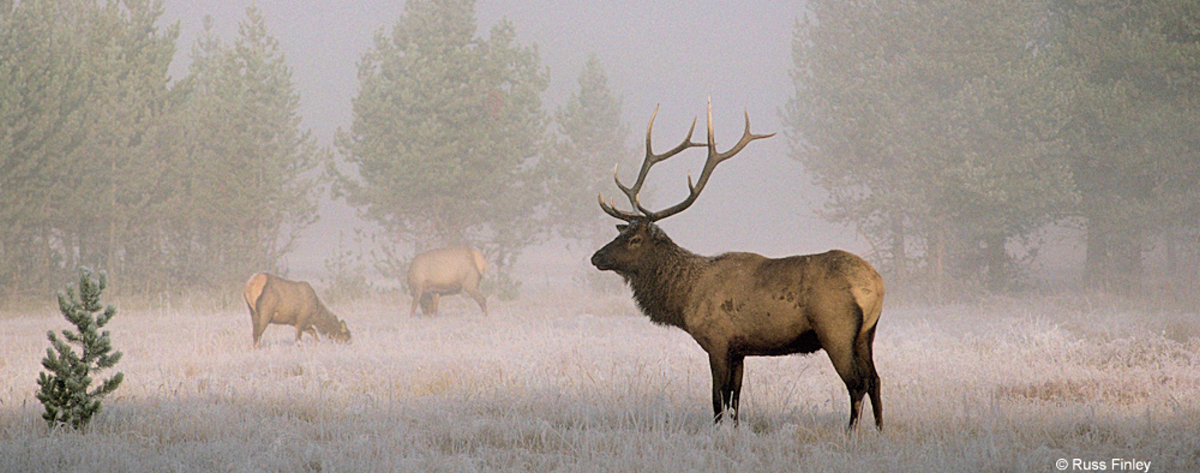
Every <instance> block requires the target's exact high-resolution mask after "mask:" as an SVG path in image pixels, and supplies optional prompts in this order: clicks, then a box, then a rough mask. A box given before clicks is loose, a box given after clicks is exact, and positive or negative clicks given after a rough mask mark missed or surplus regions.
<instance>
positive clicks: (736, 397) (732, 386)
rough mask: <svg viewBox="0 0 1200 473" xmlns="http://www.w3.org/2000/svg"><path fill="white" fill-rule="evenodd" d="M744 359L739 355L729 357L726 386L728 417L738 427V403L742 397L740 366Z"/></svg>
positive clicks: (742, 364)
mask: <svg viewBox="0 0 1200 473" xmlns="http://www.w3.org/2000/svg"><path fill="white" fill-rule="evenodd" d="M745 360H746V357H744V356H741V355H733V356H730V357H729V384H728V386H727V388H728V392H729V415H730V417H732V418H733V425H734V426H737V425H738V411H740V410H741V409H740V408H739V407H738V403H739V401H740V400H741V397H742V366H744V365H745V363H744V362H745Z"/></svg>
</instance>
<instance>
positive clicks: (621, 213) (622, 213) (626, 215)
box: [596, 194, 643, 222]
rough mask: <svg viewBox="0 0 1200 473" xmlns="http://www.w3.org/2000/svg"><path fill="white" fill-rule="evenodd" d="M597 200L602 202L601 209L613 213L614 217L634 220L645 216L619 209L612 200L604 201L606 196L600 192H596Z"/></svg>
mask: <svg viewBox="0 0 1200 473" xmlns="http://www.w3.org/2000/svg"><path fill="white" fill-rule="evenodd" d="M596 200H597V201H599V202H600V209H601V210H603V211H604V213H606V214H609V215H612V216H613V217H616V218H619V219H621V220H624V221H626V222H632V221H634V220H637V219H640V218H643V217H642V216H641V215H638V214H635V213H631V212H625V211H622V210H618V209H617V208H616V207H614V206H613V205H612V201H611V200H610V201H608V203H604V197H603V196H601V195H600V194H596Z"/></svg>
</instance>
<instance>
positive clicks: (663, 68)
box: [163, 1, 866, 279]
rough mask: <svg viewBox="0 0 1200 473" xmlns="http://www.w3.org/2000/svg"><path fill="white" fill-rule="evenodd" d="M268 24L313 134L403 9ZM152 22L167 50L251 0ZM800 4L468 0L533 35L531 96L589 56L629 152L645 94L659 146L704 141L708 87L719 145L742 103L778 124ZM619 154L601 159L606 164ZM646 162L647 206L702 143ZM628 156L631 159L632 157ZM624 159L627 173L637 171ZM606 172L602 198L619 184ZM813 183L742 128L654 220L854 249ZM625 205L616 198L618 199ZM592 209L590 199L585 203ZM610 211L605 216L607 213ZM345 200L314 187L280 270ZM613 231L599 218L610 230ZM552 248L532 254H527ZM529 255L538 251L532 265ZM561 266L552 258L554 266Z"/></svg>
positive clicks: (738, 243)
mask: <svg viewBox="0 0 1200 473" xmlns="http://www.w3.org/2000/svg"><path fill="white" fill-rule="evenodd" d="M256 4H257V5H258V7H259V8H260V9H262V11H263V13H264V14H265V15H266V21H267V26H268V28H269V31H270V32H271V34H272V35H274V36H275V37H276V38H277V39H278V40H279V44H280V46H281V48H282V50H283V51H284V52H285V53H286V54H287V62H288V65H290V66H291V67H292V68H293V72H294V73H293V76H292V78H293V81H294V82H295V87H296V91H297V92H299V94H300V96H301V106H300V115H301V116H302V117H304V126H305V127H308V128H311V129H312V131H313V134H314V135H315V136H316V137H317V139H318V141H319V142H321V143H322V144H326V145H328V144H331V141H332V137H333V134H334V132H335V131H336V130H337V129H338V128H346V127H348V126H349V123H350V120H351V118H352V117H351V113H352V112H351V99H352V98H353V97H354V96H355V94H356V93H357V91H358V80H357V78H356V73H357V64H358V62H359V58H360V56H361V55H362V54H363V53H364V52H365V51H367V50H368V49H369V48H370V47H371V46H372V41H373V38H374V36H375V34H376V32H377V31H379V30H380V29H381V28H382V29H383V30H384V31H385V32H388V33H389V34H390V30H391V28H392V27H393V26H394V25H395V23H396V22H397V21H398V19H399V18H400V17H401V16H402V15H403V13H404V3H403V2H398V1H364V2H321V1H301V2H280V1H258V2H256ZM164 5H165V7H166V12H165V14H164V15H163V19H164V23H171V22H174V21H179V22H180V25H181V33H180V38H179V48H180V52H181V53H182V52H185V51H186V49H185V48H187V47H189V46H190V44H191V43H192V42H193V41H194V40H195V38H196V37H197V35H198V34H199V33H200V31H202V29H203V26H202V22H203V18H204V16H205V15H209V16H212V17H213V19H214V24H215V25H216V31H217V32H218V33H219V34H220V35H221V36H222V37H224V38H232V37H233V36H234V35H235V34H236V31H237V23H238V22H239V21H241V20H242V18H243V17H244V16H245V9H246V6H247V5H249V2H228V1H196V2H170V1H168V2H166V3H165V4H164ZM802 8H803V2H759V3H755V4H752V5H742V6H738V5H733V4H729V3H728V2H718V1H712V2H684V3H670V2H663V3H660V2H650V3H649V4H647V3H646V2H623V1H596V2H551V1H499V2H497V1H478V2H476V4H475V11H476V15H477V18H478V30H477V32H476V33H477V34H478V35H485V34H486V33H487V31H489V30H490V29H491V27H492V26H494V25H495V24H496V23H497V22H498V21H499V20H500V19H502V18H506V19H508V20H509V21H511V22H512V23H513V24H514V26H516V30H517V40H518V42H519V43H521V44H525V45H529V44H534V45H537V48H538V54H539V55H540V57H541V61H542V64H543V65H544V66H545V67H546V68H548V69H549V72H550V86H549V88H548V90H547V91H546V93H545V94H544V96H543V106H544V108H545V109H546V110H553V109H554V108H555V107H558V106H560V105H562V104H563V103H564V102H565V101H566V100H567V98H568V96H569V95H570V93H571V92H572V91H573V90H575V89H578V84H577V79H578V77H579V73H580V70H581V68H582V67H583V64H584V62H585V61H586V60H587V58H588V55H589V54H595V55H596V56H597V57H598V58H599V59H600V61H601V63H602V65H603V67H604V69H605V72H607V74H608V79H609V87H610V88H611V89H612V90H613V91H614V92H615V93H616V94H618V95H619V96H620V97H621V98H622V99H623V112H624V117H623V118H624V121H625V123H627V124H628V125H629V128H630V136H629V141H630V143H629V145H630V150H631V156H626V157H622V158H639V159H640V157H641V155H642V151H643V148H642V144H641V143H642V137H643V136H644V133H645V127H646V124H647V122H648V120H649V119H650V114H651V112H652V111H653V110H654V107H655V105H659V106H660V110H659V113H658V117H657V119H656V121H655V130H654V138H655V143H656V144H657V146H658V147H659V150H660V151H661V150H664V149H667V148H669V147H671V146H674V145H675V144H677V143H678V142H679V141H681V140H682V139H683V137H684V136H685V135H686V133H687V127H688V126H689V125H690V123H691V120H692V119H693V118H699V120H700V123H699V125H697V127H698V128H699V130H698V131H697V135H696V139H698V140H702V139H703V133H704V130H703V127H704V112H705V101H706V100H707V98H708V97H710V96H711V97H712V100H713V122H714V128H715V131H716V134H717V137H718V144H719V145H720V146H719V148H722V149H723V148H724V147H728V146H731V145H732V143H733V142H735V140H736V139H737V138H738V137H739V136H740V133H741V130H742V127H743V117H742V111H743V110H745V111H746V112H748V113H749V114H750V121H751V124H752V129H753V131H754V132H755V133H772V132H779V131H782V129H781V127H782V125H781V123H780V115H779V114H780V109H781V107H782V104H783V103H785V102H786V101H787V99H788V98H789V96H791V95H793V94H794V90H793V87H792V82H791V79H790V77H789V76H788V71H789V69H790V68H791V45H792V33H793V29H794V27H795V22H796V20H797V18H798V16H799V15H800V12H801V10H802ZM189 62H190V61H189V60H188V58H187V57H186V56H185V55H182V54H180V55H177V57H176V59H175V61H173V62H172V64H171V73H172V74H171V75H172V76H173V77H182V76H183V75H184V74H185V73H186V70H187V65H188V64H189ZM617 160H618V157H614V158H613V160H612V162H613V163H614V164H615V163H616V162H617ZM678 160H690V161H688V162H686V163H683V162H675V161H669V162H666V163H664V164H662V165H659V166H658V167H656V168H655V170H654V171H653V172H652V173H651V174H650V177H649V178H648V182H649V184H647V185H648V186H649V187H652V188H653V189H654V190H656V191H658V193H657V194H655V197H659V199H660V200H658V202H663V203H662V204H658V207H663V206H666V205H670V204H671V203H673V202H676V201H678V200H682V199H683V197H684V196H686V195H687V186H686V174H687V172H688V171H691V172H692V173H693V176H695V175H698V174H699V169H700V167H701V166H703V164H704V162H703V160H704V153H703V151H701V150H695V151H692V152H690V153H688V154H686V155H685V156H683V157H680V158H678ZM634 164H635V165H636V162H635V163H634ZM631 167H632V166H625V167H624V170H625V171H626V172H627V173H626V174H623V176H624V180H625V181H626V182H631V181H632V180H633V178H632V177H630V175H631V174H632V173H633V172H634V171H635V170H636V168H635V169H630V168H631ZM597 171H598V173H599V174H600V175H602V176H604V179H605V181H606V182H605V185H607V186H608V189H607V190H606V192H605V195H606V197H611V198H614V199H616V198H618V197H620V198H621V200H620V201H618V202H620V203H621V204H622V205H623V206H624V205H627V203H626V202H623V199H624V197H623V196H621V195H620V192H619V191H618V190H617V188H616V186H615V185H613V184H612V180H611V179H610V178H609V177H608V176H609V174H610V173H611V168H608V167H606V168H604V169H600V170H597ZM821 198H822V194H821V192H819V191H818V190H816V189H813V187H812V186H811V185H810V184H809V182H808V178H807V177H806V176H805V175H804V173H803V170H802V168H801V167H800V165H799V163H797V162H796V161H795V160H792V159H789V158H788V156H787V142H786V140H785V139H784V138H783V137H782V136H781V135H780V136H777V137H775V138H772V139H769V140H763V141H760V142H756V143H755V144H754V145H753V146H752V147H750V149H748V150H746V151H745V152H744V154H743V155H742V156H739V158H738V159H736V160H735V161H731V162H730V163H727V164H725V165H723V166H722V167H721V169H720V171H719V172H718V173H716V174H715V177H714V178H713V179H712V180H711V181H710V182H709V185H708V186H707V187H706V189H705V192H704V195H703V197H702V198H700V199H699V200H697V202H696V203H695V204H694V205H693V207H692V208H691V209H689V210H688V211H687V212H684V213H682V214H680V215H678V216H675V217H672V218H671V219H670V220H667V221H664V222H663V224H662V226H663V227H664V229H666V230H667V231H668V232H670V234H671V235H672V236H673V237H674V238H675V239H676V241H677V242H679V243H681V244H683V245H684V246H685V247H687V248H689V249H691V250H692V251H695V252H698V253H701V254H715V253H720V252H724V251H733V250H738V251H754V252H759V253H762V254H766V255H770V256H784V255H789V254H797V253H809V252H818V251H824V250H826V249H829V248H835V247H836V248H845V249H848V250H852V251H861V250H864V249H865V247H866V245H865V243H864V242H862V241H858V240H857V239H856V237H855V235H854V233H853V231H851V230H848V229H846V228H844V227H843V226H841V225H836V224H831V223H829V222H826V221H824V220H822V219H820V218H819V217H818V216H817V215H815V214H814V213H813V209H814V208H819V206H820V199H821ZM623 208H624V207H623ZM595 211H596V212H597V213H599V212H600V209H599V207H598V206H595ZM616 223H619V222H618V221H617V220H613V224H614V225H615V224H616ZM366 225H367V222H364V221H362V220H360V219H357V218H356V217H355V212H354V210H353V209H352V208H350V207H349V206H347V205H345V204H344V202H343V201H331V200H330V199H328V198H323V199H322V203H321V220H320V221H319V222H317V223H316V224H314V225H313V226H312V227H310V228H309V229H308V230H307V231H305V233H304V235H303V237H302V239H301V241H300V242H299V244H298V246H297V248H296V251H295V253H294V254H292V255H289V257H288V264H287V265H288V268H289V269H290V270H291V271H292V272H293V274H294V275H297V276H303V277H306V278H313V279H315V278H317V277H319V276H320V274H319V271H321V270H322V269H323V268H322V262H323V261H324V260H325V258H327V257H328V256H329V255H330V253H331V252H330V250H331V248H332V246H333V245H336V243H337V240H336V239H337V236H338V231H339V230H346V229H348V228H353V227H355V226H366ZM615 235H616V231H615V230H613V231H612V233H611V235H606V238H607V237H612V236H615ZM562 246H563V245H562V244H560V242H551V243H547V244H544V245H539V247H538V248H536V249H531V250H530V251H527V252H526V253H525V254H524V255H522V260H524V262H525V265H526V266H528V270H531V271H536V270H538V268H544V267H545V265H555V264H556V263H559V264H561V262H562V258H573V259H572V260H571V264H578V263H580V262H586V259H587V258H588V257H590V256H591V253H590V252H588V253H587V254H568V253H564V252H563V251H562ZM543 253H545V254H547V255H549V256H551V257H549V258H540V257H539V255H540V254H543ZM534 263H536V264H534ZM555 269H562V268H555Z"/></svg>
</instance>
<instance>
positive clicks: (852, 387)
mask: <svg viewBox="0 0 1200 473" xmlns="http://www.w3.org/2000/svg"><path fill="white" fill-rule="evenodd" d="M843 332H844V331H843ZM818 335H820V334H818ZM819 338H820V340H821V347H823V348H824V349H825V353H826V354H827V355H829V361H831V362H833V369H834V370H835V371H837V373H838V376H839V377H841V378H842V382H844V383H846V391H848V392H849V394H850V423H849V424H848V425H847V426H846V428H847V429H854V427H855V426H856V425H857V424H858V417H859V416H860V415H861V414H862V403H863V397H865V396H866V394H867V390H868V387H869V386H868V383H867V380H866V376H864V374H865V373H862V372H861V370H860V368H859V363H858V360H857V359H856V358H857V357H856V355H855V353H854V343H855V338H856V337H855V336H854V334H853V333H833V334H827V335H826V336H819Z"/></svg>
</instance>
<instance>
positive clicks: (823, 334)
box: [592, 101, 884, 429]
mask: <svg viewBox="0 0 1200 473" xmlns="http://www.w3.org/2000/svg"><path fill="white" fill-rule="evenodd" d="M657 114H658V108H657V107H656V108H655V110H654V114H653V115H651V116H650V125H649V126H647V127H646V157H645V159H644V161H643V162H642V167H641V170H640V171H639V172H638V177H637V181H636V182H635V183H634V184H633V186H632V187H626V186H625V185H623V184H621V181H620V179H618V178H617V176H616V170H615V169H614V171H613V179H614V180H615V181H616V183H617V187H618V188H619V189H620V190H621V192H623V193H624V194H625V196H626V197H628V198H629V204H630V206H631V207H632V208H633V211H630V212H627V211H623V210H619V209H617V208H616V207H615V206H614V205H613V204H612V202H611V201H609V202H608V203H605V202H604V199H603V197H600V196H597V197H598V199H599V201H600V208H601V209H603V210H604V212H605V213H607V214H609V215H611V216H613V217H615V218H618V219H620V220H624V221H625V222H627V224H622V225H617V230H618V231H619V232H620V234H619V235H617V237H616V238H615V239H614V240H613V241H612V242H609V243H608V244H607V245H605V246H604V247H603V248H600V250H598V251H596V254H594V255H592V264H593V265H595V266H596V268H597V269H599V270H601V271H615V272H616V273H617V274H619V275H621V276H622V277H623V278H624V279H625V282H626V283H627V284H629V286H630V288H631V289H632V291H633V298H634V300H636V301H637V304H638V306H639V307H640V308H641V310H642V312H644V313H645V314H646V315H647V316H649V318H650V320H651V321H652V322H654V323H657V324H661V325H671V326H675V327H679V328H681V329H683V330H684V331H685V332H687V333H688V334H689V335H691V336H692V338H693V339H695V340H696V342H697V343H699V344H700V347H701V348H703V349H704V351H705V352H707V353H708V360H709V366H710V368H711V369H712V405H713V413H714V414H713V415H714V421H716V422H720V421H721V418H722V416H723V415H724V413H725V411H726V410H728V411H729V412H730V417H731V418H732V419H733V422H734V423H735V424H736V423H737V415H738V401H739V397H740V395H741V390H742V371H743V360H744V359H745V357H747V356H781V355H789V354H793V353H802V354H808V353H813V352H815V351H817V350H820V349H824V350H825V353H826V354H827V355H829V359H830V361H832V362H833V367H834V369H835V370H836V371H837V373H838V375H839V376H840V377H841V378H842V381H843V382H845V384H846V389H847V390H848V391H849V393H850V423H849V425H848V429H853V428H854V427H855V425H856V423H857V421H858V418H859V415H860V413H861V411H862V402H863V396H864V395H865V394H870V396H871V406H872V408H873V410H874V416H875V425H876V426H877V427H878V428H880V429H882V428H883V404H882V400H881V399H880V396H879V387H880V386H879V384H880V382H879V375H878V374H877V373H876V371H875V362H874V361H873V359H872V354H871V351H872V347H871V346H872V343H873V342H874V339H875V326H876V323H877V322H878V321H879V315H880V313H881V311H882V309H883V292H884V288H883V280H882V278H880V276H879V273H878V272H876V271H875V269H874V268H872V267H871V265H870V263H867V262H866V261H865V260H863V259H862V258H859V257H858V256H855V255H853V254H851V253H847V252H845V251H840V250H832V251H829V252H826V253H821V254H812V255H802V256H790V257H786V258H779V259H773V258H766V257H763V256H760V255H757V254H754V253H725V254H722V255H718V256H711V257H710V256H700V255H696V254H694V253H692V252H690V251H688V250H686V249H684V248H682V247H680V246H679V245H676V244H675V243H674V242H673V241H671V238H670V237H668V236H667V234H666V233H665V232H663V230H662V229H661V228H659V227H658V226H657V225H656V224H655V222H657V221H659V220H662V219H664V218H667V217H670V216H672V215H675V214H677V213H679V212H682V211H683V210H685V209H687V208H688V206H690V205H691V204H692V203H693V202H695V200H696V197H698V196H699V195H700V192H701V191H702V190H703V189H704V185H705V184H706V183H707V182H708V179H709V177H710V176H711V175H712V172H713V169H714V168H716V166H717V164H719V163H721V162H722V161H724V160H726V159H729V158H731V157H733V156H734V155H735V154H737V153H738V152H739V151H741V150H742V148H745V147H746V145H748V144H750V142H751V141H754V140H757V139H762V138H768V137H771V136H774V133H771V134H767V135H756V134H752V133H750V115H749V113H746V114H745V117H746V129H745V132H744V133H743V134H742V138H741V140H739V141H738V143H737V144H735V145H734V146H733V147H732V148H730V149H729V150H728V151H725V152H723V153H722V152H717V149H716V143H715V142H714V139H713V126H712V102H711V101H710V102H709V105H708V142H707V143H695V142H693V141H692V132H693V131H695V129H696V122H695V120H693V121H692V128H691V129H690V130H689V131H688V135H687V138H685V139H684V140H683V142H682V143H680V144H679V146H676V147H675V148H673V149H671V150H669V151H667V152H665V153H663V154H654V152H653V151H652V147H651V144H650V134H651V130H652V129H653V127H654V117H655V115H657ZM698 146H705V147H707V148H708V158H707V161H706V162H705V163H704V168H703V171H701V174H700V178H699V179H698V180H697V181H696V183H695V184H694V185H693V184H692V180H691V176H690V175H689V176H688V190H689V194H688V196H687V197H686V198H685V199H684V200H683V201H682V202H680V203H679V204H676V205H674V206H672V207H669V208H666V209H663V210H660V211H657V212H652V211H650V210H647V209H646V208H645V207H643V206H642V204H641V203H640V202H638V192H639V191H640V190H641V188H642V184H643V183H644V182H645V179H646V173H647V172H648V171H649V170H650V167H651V166H653V165H654V164H657V163H659V162H662V161H664V160H666V159H668V158H670V157H672V156H675V155H677V154H679V153H680V152H682V151H684V150H686V149H688V148H692V147H698Z"/></svg>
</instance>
